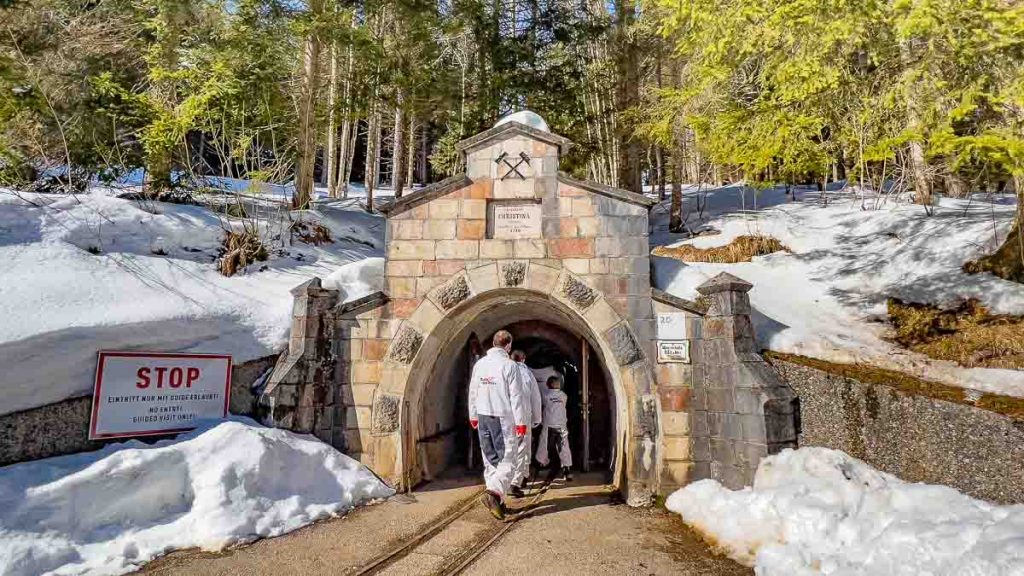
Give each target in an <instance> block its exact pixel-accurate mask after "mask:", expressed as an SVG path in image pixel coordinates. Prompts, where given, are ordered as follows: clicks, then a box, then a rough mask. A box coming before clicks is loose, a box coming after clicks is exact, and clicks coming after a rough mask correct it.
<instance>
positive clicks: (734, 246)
mask: <svg viewBox="0 0 1024 576" xmlns="http://www.w3.org/2000/svg"><path fill="white" fill-rule="evenodd" d="M775 252H789V248H786V246H785V245H784V244H783V243H782V242H779V241H778V240H776V239H775V238H773V237H771V236H765V235H762V234H756V235H749V236H738V237H737V238H736V239H735V240H733V241H732V242H731V243H729V244H728V245H726V246H715V247H714V248H697V247H695V246H690V245H688V244H684V245H683V246H676V247H672V248H669V247H666V246H659V247H658V248H655V249H654V252H653V254H654V255H655V256H667V257H669V258H675V259H676V260H682V261H683V262H712V263H715V264H735V263H736V262H750V259H751V258H753V257H754V256H765V255H768V254H773V253H775Z"/></svg>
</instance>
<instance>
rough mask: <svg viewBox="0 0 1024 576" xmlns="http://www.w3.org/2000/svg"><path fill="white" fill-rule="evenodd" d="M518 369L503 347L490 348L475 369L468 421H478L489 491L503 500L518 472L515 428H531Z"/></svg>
mask: <svg viewBox="0 0 1024 576" xmlns="http://www.w3.org/2000/svg"><path fill="white" fill-rule="evenodd" d="M519 380H520V379H519V367H518V366H517V365H516V363H515V362H514V361H513V360H512V359H511V358H509V356H508V352H506V351H505V349H503V348H491V349H490V350H488V351H487V354H486V355H484V357H483V358H481V359H480V360H477V362H476V364H475V365H474V366H473V375H472V376H471V377H470V379H469V399H468V400H469V402H468V403H469V419H470V420H471V421H472V420H476V421H477V434H478V436H479V437H480V451H481V452H482V453H483V460H484V483H485V484H486V485H487V489H488V490H490V491H491V492H493V493H495V494H497V495H498V496H499V497H500V498H502V499H504V498H505V494H506V493H507V492H508V489H509V487H510V486H511V483H512V475H513V473H514V472H515V453H516V447H517V446H518V444H519V442H520V441H521V439H520V438H517V437H516V426H525V427H526V428H527V429H529V427H530V420H529V418H528V417H527V416H528V411H529V409H528V404H529V397H528V396H524V395H523V393H522V386H521V385H520V383H519Z"/></svg>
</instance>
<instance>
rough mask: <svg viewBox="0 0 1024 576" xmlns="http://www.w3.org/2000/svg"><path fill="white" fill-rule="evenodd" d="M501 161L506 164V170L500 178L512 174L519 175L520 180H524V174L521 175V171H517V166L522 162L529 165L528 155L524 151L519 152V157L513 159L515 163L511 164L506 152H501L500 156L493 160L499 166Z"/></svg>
mask: <svg viewBox="0 0 1024 576" xmlns="http://www.w3.org/2000/svg"><path fill="white" fill-rule="evenodd" d="M513 158H514V157H513ZM502 162H504V163H505V166H508V171H507V172H505V175H504V176H502V177H501V179H502V180H504V179H506V178H508V177H509V176H512V175H513V174H515V175H516V176H519V179H520V180H526V176H523V173H522V172H520V171H519V167H520V166H522V165H523V164H526V165H527V166H529V165H530V157H529V156H527V155H526V152H520V153H519V159H518V160H516V161H515V164H513V163H512V160H510V159H509V154H508V152H502V153H501V156H498V157H497V158H496V159H495V160H494V163H495V164H497V165H499V166H500V165H501V163H502Z"/></svg>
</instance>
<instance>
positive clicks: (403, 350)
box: [388, 326, 423, 364]
mask: <svg viewBox="0 0 1024 576" xmlns="http://www.w3.org/2000/svg"><path fill="white" fill-rule="evenodd" d="M421 344H423V336H422V335H421V334H420V333H419V332H417V331H416V330H415V329H413V328H412V327H410V326H405V327H403V328H402V331H401V332H399V333H398V336H397V337H395V340H394V342H392V343H391V350H390V351H389V352H388V359H389V360H394V361H395V362H399V363H401V364H409V363H410V362H412V360H413V358H415V357H416V352H419V349H420V345H421Z"/></svg>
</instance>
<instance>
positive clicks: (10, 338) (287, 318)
mask: <svg viewBox="0 0 1024 576" xmlns="http://www.w3.org/2000/svg"><path fill="white" fill-rule="evenodd" d="M285 214H286V213H285ZM293 214H294V213H293ZM283 215H284V214H282V215H281V216H283ZM294 217H301V218H303V219H307V220H315V221H318V222H320V223H322V224H324V225H325V226H327V227H328V228H330V229H331V232H332V236H333V237H334V238H335V240H336V241H335V242H334V243H333V244H324V245H321V246H309V245H306V244H302V243H301V242H297V241H296V242H294V243H288V242H287V238H285V242H284V249H283V250H280V251H277V250H275V251H274V253H273V254H272V257H271V259H270V260H268V261H267V262H263V263H258V264H256V265H254V266H251V267H250V268H249V270H247V271H246V272H245V273H244V274H241V275H236V276H234V277H231V278H226V277H224V276H222V275H221V274H220V273H219V272H217V270H216V265H215V261H216V259H217V257H218V256H219V251H220V242H221V238H222V235H223V230H224V228H225V227H230V226H235V225H237V222H236V221H234V220H233V219H228V218H224V217H222V216H220V215H218V214H216V213H214V212H212V211H211V210H209V209H207V208H204V207H202V206H184V205H178V204H165V203H160V202H135V201H130V200H125V199H121V198H117V197H114V196H112V195H110V194H108V193H107V192H105V191H103V190H95V191H94V192H93V193H90V194H80V195H77V196H53V195H39V194H15V193H13V192H10V191H3V190H0V262H3V263H4V268H3V273H0V318H2V319H3V321H2V322H0V366H3V374H2V375H0V394H3V398H4V401H3V402H2V403H0V414H4V413H8V412H14V411H18V410H25V409H28V408H33V407H35V406H40V405H43V404H48V403H51V402H57V401H60V400H63V399H65V398H70V397H74V396H80V395H85V394H88V393H89V392H90V391H91V390H92V384H93V373H94V370H95V365H96V352H97V350H100V349H122V350H158V351H166V352H171V351H176V352H215V353H226V354H231V355H233V357H234V360H235V362H236V363H238V362H244V361H246V360H250V359H253V358H259V357H263V356H267V355H270V354H274V353H276V352H277V351H279V350H280V349H281V348H282V347H283V346H284V345H285V344H286V340H287V335H288V330H289V328H290V322H291V308H292V295H291V293H290V292H289V291H290V290H291V289H292V288H294V287H295V286H297V285H299V284H301V283H302V282H304V281H306V280H308V279H309V278H311V277H313V276H320V277H325V276H329V275H331V274H332V273H334V272H335V271H336V270H338V269H339V268H340V267H341V266H343V265H344V264H347V263H349V262H353V261H359V260H363V259H365V258H370V257H379V256H381V255H382V253H383V236H384V226H383V222H384V220H383V218H381V217H380V216H377V215H372V214H367V213H366V212H365V211H364V210H362V209H361V208H359V206H358V203H357V202H355V201H350V202H347V203H345V202H325V203H324V204H323V205H322V206H318V208H317V210H316V211H309V212H303V213H301V214H294ZM264 222H265V226H267V227H270V228H271V229H270V230H269V232H270V233H271V234H272V235H273V234H278V235H282V236H287V233H286V231H285V230H286V227H285V226H286V224H287V222H284V223H281V222H278V221H274V222H270V221H269V220H264ZM274 228H276V230H275V229H274Z"/></svg>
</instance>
